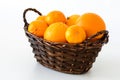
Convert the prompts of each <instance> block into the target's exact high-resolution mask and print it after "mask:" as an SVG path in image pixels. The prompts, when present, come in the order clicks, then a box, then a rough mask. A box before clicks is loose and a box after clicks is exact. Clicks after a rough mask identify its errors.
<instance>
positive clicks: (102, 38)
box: [86, 30, 109, 43]
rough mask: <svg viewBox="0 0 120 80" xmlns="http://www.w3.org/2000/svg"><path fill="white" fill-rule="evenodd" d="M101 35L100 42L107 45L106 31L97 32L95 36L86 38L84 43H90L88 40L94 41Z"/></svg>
mask: <svg viewBox="0 0 120 80" xmlns="http://www.w3.org/2000/svg"><path fill="white" fill-rule="evenodd" d="M101 34H103V36H102V37H101V38H100V40H102V43H107V42H108V37H109V36H108V31H107V30H102V31H99V32H97V33H96V34H95V35H92V36H90V37H88V38H87V40H86V41H90V40H92V39H94V38H95V37H97V36H99V35H101Z"/></svg>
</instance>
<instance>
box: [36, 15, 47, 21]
mask: <svg viewBox="0 0 120 80" xmlns="http://www.w3.org/2000/svg"><path fill="white" fill-rule="evenodd" d="M45 17H46V16H38V17H37V18H36V20H42V21H45Z"/></svg>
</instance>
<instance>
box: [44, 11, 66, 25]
mask: <svg viewBox="0 0 120 80" xmlns="http://www.w3.org/2000/svg"><path fill="white" fill-rule="evenodd" d="M45 20H46V22H47V23H48V24H49V25H50V24H52V23H55V22H63V23H65V22H66V21H67V19H66V17H65V15H64V14H63V13H62V12H61V11H56V10H54V11H51V12H49V13H48V14H47V15H46V18H45Z"/></svg>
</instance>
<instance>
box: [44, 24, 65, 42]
mask: <svg viewBox="0 0 120 80" xmlns="http://www.w3.org/2000/svg"><path fill="white" fill-rule="evenodd" d="M66 29H67V25H66V24H64V23H62V22H56V23H53V24H51V25H50V26H49V27H48V28H47V29H46V31H45V33H44V39H46V40H48V41H53V42H66V39H65V32H66Z"/></svg>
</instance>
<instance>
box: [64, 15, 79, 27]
mask: <svg viewBox="0 0 120 80" xmlns="http://www.w3.org/2000/svg"><path fill="white" fill-rule="evenodd" d="M79 17H80V15H78V14H74V15H71V16H69V17H68V19H67V23H66V24H67V25H68V26H71V25H74V24H75V23H76V20H77V19H78V18H79Z"/></svg>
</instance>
